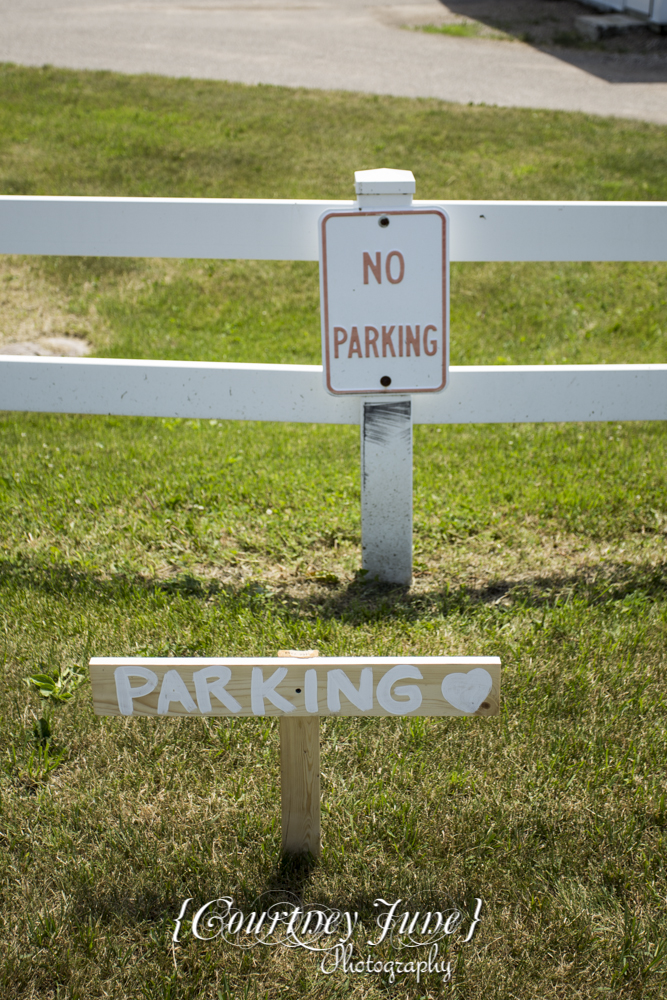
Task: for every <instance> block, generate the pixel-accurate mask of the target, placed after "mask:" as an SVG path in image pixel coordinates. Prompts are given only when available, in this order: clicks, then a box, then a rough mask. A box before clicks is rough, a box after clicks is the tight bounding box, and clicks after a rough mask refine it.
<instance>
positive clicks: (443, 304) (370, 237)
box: [320, 208, 449, 395]
mask: <svg viewBox="0 0 667 1000" xmlns="http://www.w3.org/2000/svg"><path fill="white" fill-rule="evenodd" d="M448 236H449V220H448V218H447V215H446V213H445V212H443V211H442V210H441V209H439V208H423V209H420V208H406V209H398V210H396V209H389V210H385V211H382V210H374V211H359V210H357V211H354V210H353V211H342V212H337V211H336V212H327V213H326V214H325V215H323V216H322V218H321V219H320V293H321V306H322V309H321V313H322V355H323V365H324V378H325V385H326V388H327V389H328V391H329V392H330V393H333V394H335V395H338V394H346V393H364V394H366V393H392V394H393V393H397V392H398V393H401V392H406V393H407V392H440V391H441V390H442V389H444V388H445V386H446V384H447V369H448V364H449V336H448V327H449V252H448V243H449V240H448Z"/></svg>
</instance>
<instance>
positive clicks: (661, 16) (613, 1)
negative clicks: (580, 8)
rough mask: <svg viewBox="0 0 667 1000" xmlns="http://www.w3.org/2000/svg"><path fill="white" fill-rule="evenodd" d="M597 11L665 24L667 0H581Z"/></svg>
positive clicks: (666, 21)
mask: <svg viewBox="0 0 667 1000" xmlns="http://www.w3.org/2000/svg"><path fill="white" fill-rule="evenodd" d="M583 2H584V3H585V4H588V6H589V7H595V8H596V9H597V10H599V11H604V12H608V11H614V12H616V13H623V14H631V15H635V16H637V17H640V18H646V20H647V21H648V22H649V24H660V25H667V0H583Z"/></svg>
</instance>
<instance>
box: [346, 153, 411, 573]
mask: <svg viewBox="0 0 667 1000" xmlns="http://www.w3.org/2000/svg"><path fill="white" fill-rule="evenodd" d="M392 173H393V175H394V176H393V177H391V179H389V172H388V171H384V170H379V171H370V170H368V171H361V172H357V173H356V174H355V188H356V192H357V205H358V207H359V209H360V210H361V211H363V210H364V209H365V210H371V211H377V210H378V209H396V208H409V207H410V206H411V205H412V196H413V193H414V190H415V182H414V177H413V176H412V174H411V173H410V172H409V171H393V172H392ZM361 565H362V568H363V569H365V570H366V571H367V574H368V579H377V580H380V581H382V582H383V583H397V584H401V585H403V586H406V587H407V586H409V585H410V583H411V581H412V399H411V397H410V396H409V395H405V396H385V395H383V396H382V397H378V396H372V397H365V398H364V397H362V399H361Z"/></svg>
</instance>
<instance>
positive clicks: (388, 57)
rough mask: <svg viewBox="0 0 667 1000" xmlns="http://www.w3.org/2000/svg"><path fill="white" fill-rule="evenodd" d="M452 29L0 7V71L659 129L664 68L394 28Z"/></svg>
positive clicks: (442, 13) (386, 14) (399, 20)
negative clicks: (116, 77) (92, 72)
mask: <svg viewBox="0 0 667 1000" xmlns="http://www.w3.org/2000/svg"><path fill="white" fill-rule="evenodd" d="M536 2H537V0H536ZM449 17H451V15H450V14H449V12H448V11H447V10H446V8H445V7H443V5H442V4H441V3H439V2H438V0H426V2H425V0H419V2H416V0H415V2H413V3H411V2H410V0H401V2H400V3H399V2H392V0H387V2H385V3H382V4H380V3H378V2H377V0H376V2H369V0H20V2H19V0H0V26H1V27H0V60H5V61H10V62H17V63H23V64H27V65H43V64H45V63H51V64H53V65H56V66H64V67H72V68H76V69H110V70H119V71H121V72H126V73H143V72H149V73H159V74H165V75H168V76H190V77H205V78H209V79H217V80H235V81H239V82H242V83H271V84H281V85H284V86H289V87H318V88H324V89H342V90H358V91H365V92H368V93H376V94H394V95H400V96H408V97H418V96H419V97H436V98H441V99H443V100H447V101H457V102H462V103H466V102H469V101H472V102H474V103H482V102H483V103H486V104H498V105H513V106H518V107H536V108H552V109H562V110H566V111H585V112H589V113H593V114H599V115H619V116H622V117H627V118H638V119H644V120H646V121H652V122H659V123H662V124H667V76H666V75H665V72H664V69H663V68H662V67H661V66H657V68H656V69H655V72H652V71H649V72H647V70H646V67H645V66H644V65H642V66H640V65H639V64H637V65H636V66H634V64H633V63H632V61H630V62H628V57H626V58H625V62H624V61H623V58H622V57H610V56H604V55H600V54H595V53H592V54H588V55H587V54H583V55H579V56H577V57H576V59H575V60H573V61H566V60H565V59H563V58H557V57H556V56H555V55H553V54H550V53H548V52H545V51H540V50H539V49H537V48H534V47H531V46H530V45H527V44H524V43H522V42H518V41H495V40H489V39H485V38H456V37H451V36H444V35H433V34H425V33H424V32H421V31H416V30H409V29H406V28H405V27H402V26H404V25H406V24H419V23H421V24H424V23H439V22H441V21H442V20H443V19H444V20H447V19H448V18H449ZM619 58H620V61H619ZM634 58H635V60H636V59H637V58H640V57H634ZM600 60H603V61H604V60H606V62H605V63H604V65H603V63H602V62H601V61H600ZM614 60H615V61H614ZM633 66H634V69H633Z"/></svg>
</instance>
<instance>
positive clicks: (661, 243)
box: [0, 195, 667, 261]
mask: <svg viewBox="0 0 667 1000" xmlns="http://www.w3.org/2000/svg"><path fill="white" fill-rule="evenodd" d="M354 204H355V202H351V201H296V200H295V201H284V200H278V199H270V200H251V199H234V200H231V199H229V200H227V199H215V198H199V199H198V198H66V197H62V198H55V197H54V198H52V197H31V196H20V195H19V196H17V195H5V196H1V197H0V253H3V254H9V253H12V254H58V255H63V256H68V255H69V256H92V257H192V258H198V257H199V258H228V259H235V258H236V259H249V260H317V259H318V242H317V220H318V218H319V216H320V215H321V214H322V213H323V212H324V211H328V210H332V209H336V208H348V209H349V208H351V207H353V205H354ZM413 204H414V205H415V206H426V205H428V206H437V207H440V208H444V209H445V210H446V211H447V213H448V214H449V218H450V222H451V260H452V261H666V260H667V203H664V202H579V201H574V202H572V201H570V202H567V201H562V202H547V201H533V202H530V201H521V202H519V201H415V202H413Z"/></svg>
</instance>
